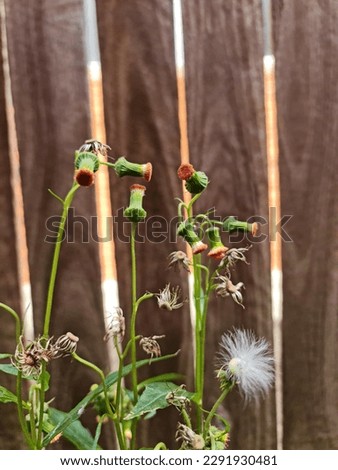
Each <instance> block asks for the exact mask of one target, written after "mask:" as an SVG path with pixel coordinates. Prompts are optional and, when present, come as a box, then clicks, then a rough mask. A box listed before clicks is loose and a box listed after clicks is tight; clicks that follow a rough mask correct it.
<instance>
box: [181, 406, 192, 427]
mask: <svg viewBox="0 0 338 470" xmlns="http://www.w3.org/2000/svg"><path fill="white" fill-rule="evenodd" d="M181 415H182V418H183V419H184V422H185V424H186V425H187V426H188V427H189V428H192V426H191V421H190V417H189V415H188V413H187V412H186V410H185V409H184V407H183V406H182V408H181Z"/></svg>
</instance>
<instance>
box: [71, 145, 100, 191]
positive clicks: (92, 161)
mask: <svg viewBox="0 0 338 470" xmlns="http://www.w3.org/2000/svg"><path fill="white" fill-rule="evenodd" d="M99 166H100V162H99V159H98V158H97V156H96V155H95V154H94V153H91V152H76V153H75V176H74V178H75V180H76V182H77V183H78V184H79V185H80V186H91V185H92V184H94V174H95V173H96V172H97V170H98V169H99Z"/></svg>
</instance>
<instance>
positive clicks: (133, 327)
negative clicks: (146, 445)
mask: <svg viewBox="0 0 338 470" xmlns="http://www.w3.org/2000/svg"><path fill="white" fill-rule="evenodd" d="M136 228H137V223H136V222H133V224H132V229H131V244H130V253H131V304H132V312H131V322H130V340H131V366H132V369H131V381H132V389H133V397H134V398H133V403H134V405H135V404H136V403H137V400H138V392H137V368H136V360H137V358H136V315H137V307H138V305H137V301H136V295H137V293H136V289H137V283H136V251H135V235H136ZM136 427H137V418H136V419H134V420H133V422H132V426H131V431H132V439H131V443H130V446H131V449H133V448H134V447H135V442H136Z"/></svg>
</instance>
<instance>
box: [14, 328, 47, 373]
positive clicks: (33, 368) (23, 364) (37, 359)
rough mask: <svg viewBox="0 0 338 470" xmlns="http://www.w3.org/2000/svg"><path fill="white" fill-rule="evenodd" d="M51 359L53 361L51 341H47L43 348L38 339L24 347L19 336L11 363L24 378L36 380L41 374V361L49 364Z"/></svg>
mask: <svg viewBox="0 0 338 470" xmlns="http://www.w3.org/2000/svg"><path fill="white" fill-rule="evenodd" d="M51 359H54V349H53V346H52V344H51V340H49V341H47V343H46V346H45V347H43V346H42V344H41V342H40V339H37V340H35V341H31V342H30V343H28V344H27V346H25V345H24V344H23V341H22V336H20V339H19V344H18V345H17V346H16V349H15V353H14V358H13V359H12V363H13V365H14V366H15V367H16V368H17V369H18V370H19V371H21V372H22V374H23V375H24V376H25V377H33V378H36V377H38V376H39V375H40V374H41V369H42V362H41V361H45V362H49V361H50V360H51Z"/></svg>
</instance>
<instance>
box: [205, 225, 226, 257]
mask: <svg viewBox="0 0 338 470" xmlns="http://www.w3.org/2000/svg"><path fill="white" fill-rule="evenodd" d="M206 234H207V236H208V240H209V243H210V251H209V253H208V256H210V257H211V258H214V259H222V258H223V257H224V255H225V253H226V252H227V251H228V250H229V248H227V247H226V246H224V245H223V243H222V240H221V235H220V229H219V228H218V227H210V228H208V230H207V231H206Z"/></svg>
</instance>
